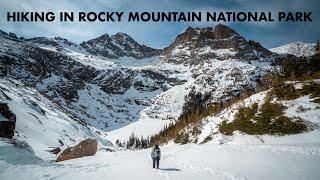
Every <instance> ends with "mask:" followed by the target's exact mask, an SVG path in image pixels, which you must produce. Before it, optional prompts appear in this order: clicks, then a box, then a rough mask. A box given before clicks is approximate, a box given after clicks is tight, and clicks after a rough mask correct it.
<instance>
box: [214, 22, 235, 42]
mask: <svg viewBox="0 0 320 180" xmlns="http://www.w3.org/2000/svg"><path fill="white" fill-rule="evenodd" d="M213 33H214V38H215V39H224V38H229V37H232V36H235V35H236V36H237V35H239V34H238V33H237V32H235V31H234V30H233V29H231V28H230V27H228V26H226V25H223V24H218V25H216V26H215V28H214V31H213Z"/></svg>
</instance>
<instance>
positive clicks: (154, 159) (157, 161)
mask: <svg viewBox="0 0 320 180" xmlns="http://www.w3.org/2000/svg"><path fill="white" fill-rule="evenodd" d="M152 160H153V168H156V166H157V169H159V161H160V158H153V159H152Z"/></svg>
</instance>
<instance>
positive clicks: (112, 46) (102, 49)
mask: <svg viewBox="0 0 320 180" xmlns="http://www.w3.org/2000/svg"><path fill="white" fill-rule="evenodd" d="M80 46H81V47H82V48H84V49H86V50H87V51H88V52H89V53H91V54H94V55H98V56H103V57H106V58H110V59H119V58H121V57H125V56H126V57H133V58H136V59H143V58H149V57H153V56H156V55H159V54H160V50H158V49H153V48H151V47H148V46H145V45H141V44H139V43H138V42H136V41H135V40H134V39H133V38H132V37H131V36H129V35H128V34H125V33H121V32H119V33H116V34H115V35H111V36H110V35H108V34H103V35H102V36H99V37H97V38H94V39H91V40H89V41H86V42H83V43H81V44H80Z"/></svg>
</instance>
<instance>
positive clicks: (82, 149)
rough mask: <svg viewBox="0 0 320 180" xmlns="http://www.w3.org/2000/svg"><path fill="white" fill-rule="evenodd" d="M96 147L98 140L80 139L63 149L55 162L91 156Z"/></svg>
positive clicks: (94, 152)
mask: <svg viewBox="0 0 320 180" xmlns="http://www.w3.org/2000/svg"><path fill="white" fill-rule="evenodd" d="M97 148H98V141H97V140H96V139H86V140H84V141H81V142H80V143H79V144H77V145H76V146H74V147H70V148H67V149H65V150H64V151H63V152H62V153H61V154H60V156H59V157H58V159H57V160H56V161H57V162H60V161H65V160H70V159H76V158H81V157H84V156H93V155H95V154H96V152H97Z"/></svg>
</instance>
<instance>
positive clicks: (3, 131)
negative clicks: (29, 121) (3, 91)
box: [0, 101, 16, 139]
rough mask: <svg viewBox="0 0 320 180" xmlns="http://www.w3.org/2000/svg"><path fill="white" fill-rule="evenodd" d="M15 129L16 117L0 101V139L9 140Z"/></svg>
mask: <svg viewBox="0 0 320 180" xmlns="http://www.w3.org/2000/svg"><path fill="white" fill-rule="evenodd" d="M15 127H16V115H15V114H14V113H13V112H12V111H11V110H10V109H9V107H8V104H7V103H4V102H2V101H0V137H4V138H9V139H11V138H12V137H13V136H14V129H15Z"/></svg>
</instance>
